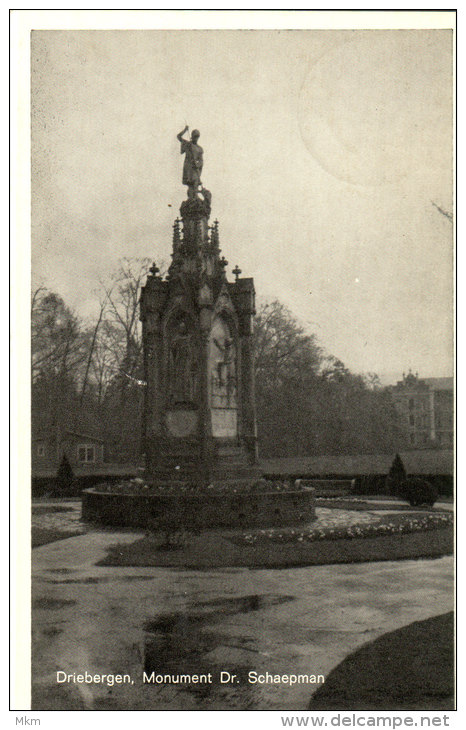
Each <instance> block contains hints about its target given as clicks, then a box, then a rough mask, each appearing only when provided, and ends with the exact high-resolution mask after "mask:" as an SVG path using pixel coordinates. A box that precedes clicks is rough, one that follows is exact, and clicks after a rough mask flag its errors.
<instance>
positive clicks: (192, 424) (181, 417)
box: [167, 410, 197, 438]
mask: <svg viewBox="0 0 466 730" xmlns="http://www.w3.org/2000/svg"><path fill="white" fill-rule="evenodd" d="M167 428H168V430H169V431H170V433H171V435H172V436H177V437H178V438H184V437H186V436H191V435H192V434H193V433H194V432H195V431H196V428H197V413H196V411H181V410H180V411H167Z"/></svg>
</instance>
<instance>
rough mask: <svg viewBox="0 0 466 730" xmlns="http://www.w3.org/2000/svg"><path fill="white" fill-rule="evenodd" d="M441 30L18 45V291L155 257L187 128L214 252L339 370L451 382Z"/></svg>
mask: <svg viewBox="0 0 466 730" xmlns="http://www.w3.org/2000/svg"><path fill="white" fill-rule="evenodd" d="M451 44H452V34H451V31H448V30H434V31H429V30H419V31H284V30H282V31H272V32H266V31H226V30H224V31H34V32H33V33H32V47H31V64H32V97H31V98H32V159H33V170H32V203H33V206H32V210H33V216H32V258H33V262H32V266H33V283H34V284H37V283H39V284H44V285H46V286H47V287H48V288H50V289H52V290H54V291H57V292H58V293H59V294H61V295H62V296H63V297H64V299H65V301H66V302H67V303H68V304H69V305H70V306H72V307H73V308H74V309H75V310H76V312H77V313H79V314H81V315H83V316H88V317H90V316H92V314H93V313H94V312H95V310H96V308H97V306H98V300H97V297H96V294H95V290H96V288H97V287H98V280H99V277H101V278H105V277H107V276H108V275H109V274H110V273H111V272H112V271H113V270H114V269H115V268H116V267H117V264H118V259H119V258H120V257H122V256H131V257H133V256H135V257H143V256H149V257H151V258H152V259H155V260H156V261H158V262H160V261H165V262H167V263H168V262H169V260H170V253H171V226H172V223H173V219H174V217H176V215H177V214H178V209H179V206H180V204H181V202H182V200H183V199H184V197H185V191H186V188H185V187H184V186H183V185H182V183H181V171H182V162H183V158H182V157H181V155H180V151H179V144H178V142H177V140H176V134H177V133H178V132H180V131H181V130H182V129H183V127H184V125H185V123H186V124H188V125H189V126H190V129H193V128H195V127H196V128H198V129H199V130H200V133H201V136H200V140H199V143H200V144H201V145H202V147H203V148H204V170H203V174H202V181H203V183H204V185H205V186H206V187H207V188H208V189H209V190H211V192H212V195H213V212H212V218H218V219H219V221H220V242H221V247H222V252H223V254H224V255H225V256H226V258H227V259H228V261H229V262H230V266H229V269H230V270H231V269H232V268H233V267H234V266H235V264H238V265H239V266H240V268H241V269H242V272H243V276H253V277H254V280H255V285H256V291H257V294H258V296H259V297H262V298H265V299H268V300H271V299H273V298H278V299H279V300H280V301H282V302H283V303H285V304H286V305H287V306H288V307H289V308H290V309H291V310H292V312H293V313H294V314H295V315H296V316H297V317H298V318H299V320H300V321H301V322H302V323H303V324H304V325H305V326H306V328H308V330H309V331H310V332H315V333H316V335H317V337H318V340H319V342H320V344H321V345H322V346H323V347H324V348H325V349H326V350H327V351H328V352H330V353H332V354H334V355H336V356H337V357H339V358H340V359H342V360H343V361H344V362H345V364H346V365H347V366H348V367H349V368H351V369H352V370H353V371H355V372H366V371H375V372H377V373H379V375H381V377H382V378H383V379H384V381H385V382H387V381H390V380H393V379H394V378H395V377H396V376H401V372H402V371H407V370H408V368H410V367H411V368H412V369H413V370H414V371H416V370H417V371H419V374H420V375H424V376H426V377H427V376H441V375H450V374H451V372H452V364H451V361H452V346H451V336H452V224H451V221H450V220H449V218H448V217H447V216H445V215H443V214H442V213H441V212H439V210H438V209H437V208H436V207H434V205H433V204H432V201H433V202H435V203H436V204H437V205H438V206H439V207H440V208H441V209H442V210H443V211H445V212H447V213H451V211H452V78H451V69H452V45H451Z"/></svg>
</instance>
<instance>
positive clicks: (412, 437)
mask: <svg viewBox="0 0 466 730" xmlns="http://www.w3.org/2000/svg"><path fill="white" fill-rule="evenodd" d="M409 440H410V441H411V443H412V444H414V434H413V433H410V434H409Z"/></svg>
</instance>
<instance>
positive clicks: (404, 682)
mask: <svg viewBox="0 0 466 730" xmlns="http://www.w3.org/2000/svg"><path fill="white" fill-rule="evenodd" d="M453 623H454V622H453V613H447V614H443V615H441V616H435V617H434V618H429V619H427V620H425V621H415V622H414V623H412V624H409V625H408V626H404V627H403V628H401V629H398V630H397V631H392V632H390V633H388V634H385V635H384V636H381V637H380V638H379V639H376V640H375V641H373V642H371V643H370V644H367V645H366V646H363V647H362V648H361V649H358V650H357V651H356V652H354V653H353V654H350V655H349V656H348V657H346V659H344V660H343V661H342V662H341V664H339V665H338V666H337V667H336V668H335V669H334V670H333V671H332V672H331V673H330V674H329V676H328V677H327V679H326V681H325V684H324V685H323V686H322V687H320V688H319V689H318V690H317V692H316V693H315V695H314V696H313V697H312V699H311V702H310V704H309V709H310V710H316V711H322V710H332V711H335V710H358V711H367V710H377V711H383V710H402V711H407V710H411V711H412V710H453V709H454V625H453Z"/></svg>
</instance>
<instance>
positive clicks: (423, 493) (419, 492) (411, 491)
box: [398, 477, 438, 507]
mask: <svg viewBox="0 0 466 730" xmlns="http://www.w3.org/2000/svg"><path fill="white" fill-rule="evenodd" d="M398 496H399V497H401V499H405V500H406V501H407V502H409V504H410V505H411V506H413V507H419V506H420V505H423V504H425V505H428V506H429V507H432V506H433V504H434V503H435V501H436V499H437V497H438V492H437V490H436V488H435V487H434V486H433V485H432V484H431V483H430V482H427V481H425V480H424V479H418V478H416V477H411V478H410V479H405V481H404V482H402V483H401V484H400V486H399V489H398Z"/></svg>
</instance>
